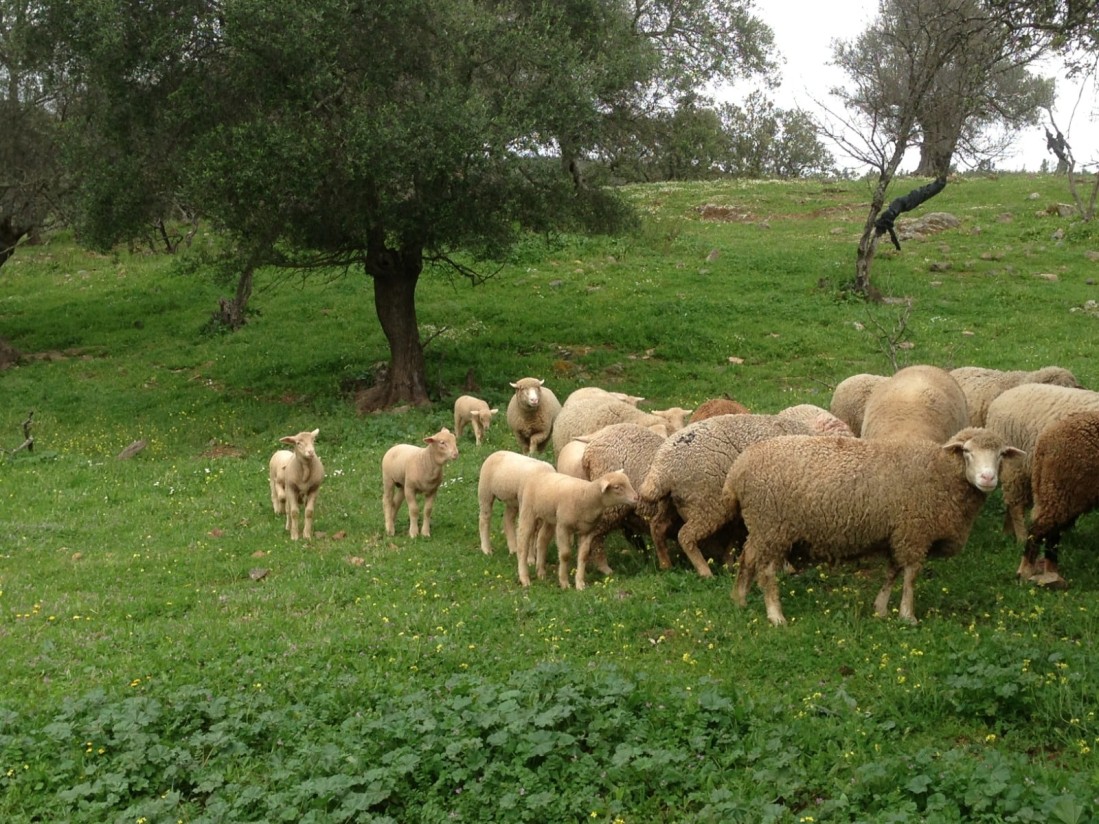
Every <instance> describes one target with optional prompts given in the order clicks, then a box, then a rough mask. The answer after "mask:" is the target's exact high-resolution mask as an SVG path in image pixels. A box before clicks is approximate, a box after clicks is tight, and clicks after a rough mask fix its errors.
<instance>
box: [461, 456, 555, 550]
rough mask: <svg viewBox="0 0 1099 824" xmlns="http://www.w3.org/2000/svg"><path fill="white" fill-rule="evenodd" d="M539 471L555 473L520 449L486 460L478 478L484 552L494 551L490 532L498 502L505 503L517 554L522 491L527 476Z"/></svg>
mask: <svg viewBox="0 0 1099 824" xmlns="http://www.w3.org/2000/svg"><path fill="white" fill-rule="evenodd" d="M539 472H553V466H551V465H550V464H549V463H547V462H546V461H542V460H539V459H538V458H531V457H530V456H528V455H520V454H519V453H518V452H508V451H500V452H493V453H492V454H491V455H489V456H488V457H487V458H485V460H484V461H483V462H482V464H481V472H480V475H479V477H478V479H477V502H478V505H479V510H480V512H479V517H478V528H479V530H480V534H481V552H483V553H485V555H491V554H492V542H491V540H490V538H489V533H490V531H491V529H490V525H491V521H492V507H493V504H494V503H495V502H496V501H503V502H504V535H505V536H506V538H507V544H508V552H511V553H512V554H514V553H515V522H516V518H517V517H518V515H519V494H520V491H521V490H522V487H523V484H524V483H525V482H526V480H527V478H528V477H530V476H531V475H533V474H536V473H539Z"/></svg>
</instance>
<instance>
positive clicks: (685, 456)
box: [637, 415, 813, 578]
mask: <svg viewBox="0 0 1099 824" xmlns="http://www.w3.org/2000/svg"><path fill="white" fill-rule="evenodd" d="M809 434H813V430H812V429H811V428H810V426H809V425H808V424H806V423H804V422H803V421H798V420H793V419H790V418H780V417H778V416H776V415H718V416H717V417H715V418H707V419H706V420H703V421H698V422H697V423H691V424H688V425H687V426H685V427H684V428H683V429H681V430H680V431H679V432H677V433H676V434H674V435H672V436H670V437H669V438H668V439H667V440H666V441H664V442H663V443H662V444H661V445H660V447H659V448H658V449H657V451H656V454H655V455H653V459H652V465H651V467H650V469H649V471H648V473H647V474H646V476H645V480H644V482H643V483H642V484H641V486H640V488H639V489H638V492H637V498H638V500H637V514H638V515H640V516H641V517H642V518H644V519H645V520H646V521H648V523H649V528H650V531H651V534H652V539H653V544H654V545H655V547H656V555H657V559H658V561H659V563H660V566H661V568H662V569H669V568H670V567H671V565H672V564H671V559H670V557H669V555H668V543H667V542H668V537H669V536H670V535H672V534H673V533H674V531H675V525H676V522H677V520H682V522H683V524H682V526H681V527H680V528H679V539H678V540H679V545H680V547H682V549H683V552H684V554H685V555H686V556H687V557H688V558H689V559H690V561H691V563H692V564H693V565H694V568H695V570H697V572H698V574H699V575H701V576H702V577H704V578H710V577H713V572H712V571H711V570H710V567H709V565H708V564H707V563H706V559H705V558H704V557H703V555H702V550H701V548H700V545H699V544H700V542H701V541H703V540H705V539H707V538H710V537H711V536H716V537H717V539H718V540H719V541H720V542H721V543H722V545H723V548H724V549H728V547H729V545H730V544H732V543H735V542H736V540H737V538H738V537H740V536H738V535H736V534H733V535H725V534H723V535H718V532H719V531H722V528H723V527H725V526H727V525H729V519H727V518H726V517H725V513H724V510H723V509H722V507H720V506H719V503H720V500H721V487H722V485H723V484H724V483H725V476H726V475H727V474H728V473H729V468H730V467H731V466H732V465H733V461H735V460H736V458H737V456H739V455H740V453H741V452H742V451H744V448H745V447H747V446H748V445H749V444H752V443H755V442H756V441H759V440H763V439H765V438H773V437H775V436H777V435H809Z"/></svg>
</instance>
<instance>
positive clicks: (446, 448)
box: [382, 427, 458, 538]
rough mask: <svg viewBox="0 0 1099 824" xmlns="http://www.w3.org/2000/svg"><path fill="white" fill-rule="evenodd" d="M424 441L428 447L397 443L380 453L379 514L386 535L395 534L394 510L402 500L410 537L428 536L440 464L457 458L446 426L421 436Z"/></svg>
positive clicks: (439, 480)
mask: <svg viewBox="0 0 1099 824" xmlns="http://www.w3.org/2000/svg"><path fill="white" fill-rule="evenodd" d="M424 443H426V444H427V446H414V445H413V444H408V443H399V444H396V445H395V446H391V447H390V448H389V449H388V450H386V453H385V455H383V456H382V513H383V515H384V516H385V533H386V535H393V534H395V533H396V526H395V523H394V522H395V521H396V518H397V510H399V509H400V508H401V504H402V503H407V504H408V535H409V537H410V538H415V537H416V536H417V535H423V536H424V537H430V536H431V510H432V509H433V508H434V507H435V495H436V493H438V491H439V486H440V485H441V484H442V482H443V467H444V466H446V464H447V463H449V462H450V461H455V460H457V459H458V444H457V442H456V440H455V438H454V433H452V432H451V431H450V430H449V429H447V428H446V427H444V428H442V429H440V430H439V431H438V432H436V433H435V434H434V435H430V436H428V437H426V438H424ZM418 495H423V498H424V510H423V512H424V518H423V528H422V529H421V528H420V527H419V526H418V524H417V521H418V520H419V514H420V508H419V504H418V501H417V496H418Z"/></svg>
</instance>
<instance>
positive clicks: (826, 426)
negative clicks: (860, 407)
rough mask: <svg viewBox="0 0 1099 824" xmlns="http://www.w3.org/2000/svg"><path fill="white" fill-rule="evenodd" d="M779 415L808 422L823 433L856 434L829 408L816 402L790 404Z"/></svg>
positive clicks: (814, 429) (818, 431)
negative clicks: (824, 407) (817, 404)
mask: <svg viewBox="0 0 1099 824" xmlns="http://www.w3.org/2000/svg"><path fill="white" fill-rule="evenodd" d="M778 416H779V417H780V418H792V419H793V420H796V421H801V422H803V423H806V424H808V425H809V426H810V427H812V429H813V431H814V432H817V433H819V434H822V435H826V434H832V435H846V436H848V437H854V436H855V433H854V432H852V431H851V427H849V426H848V425H847V424H846V423H844V422H843V421H841V420H840V419H839V418H838V417H836V416H835V415H833V414H832V413H831V412H829V411H828V410H827V409H823V408H822V407H819V406H816V405H815V404H811V403H799V404H797V405H796V406H788V407H786V408H785V409H783V410H782V411H781V412H779V413H778Z"/></svg>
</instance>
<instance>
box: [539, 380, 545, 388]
mask: <svg viewBox="0 0 1099 824" xmlns="http://www.w3.org/2000/svg"><path fill="white" fill-rule="evenodd" d="M538 385H539V386H545V385H546V381H545V379H540V380H539V381H538Z"/></svg>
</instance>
